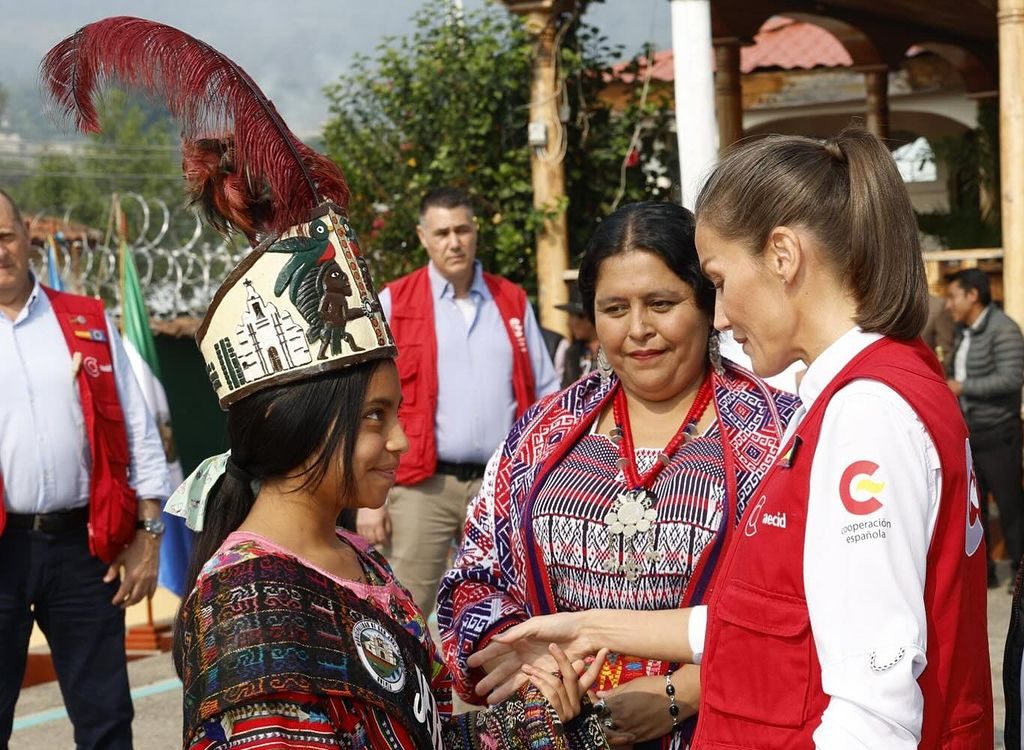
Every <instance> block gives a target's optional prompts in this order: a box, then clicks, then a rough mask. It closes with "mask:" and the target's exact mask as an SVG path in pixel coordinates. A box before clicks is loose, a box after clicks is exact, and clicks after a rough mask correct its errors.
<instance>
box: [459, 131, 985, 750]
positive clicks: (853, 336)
mask: <svg viewBox="0 0 1024 750" xmlns="http://www.w3.org/2000/svg"><path fill="white" fill-rule="evenodd" d="M696 215H697V234H696V241H697V249H698V252H699V255H700V259H701V266H702V268H703V271H704V273H705V275H707V277H708V278H709V279H710V280H711V282H712V283H713V284H714V285H715V289H716V290H717V298H716V307H715V327H716V328H718V329H719V330H726V329H731V330H732V332H733V334H734V336H735V338H736V340H737V341H738V342H740V343H741V344H742V345H743V349H744V351H745V352H746V353H747V354H748V355H749V356H750V357H751V359H752V361H753V366H754V370H755V372H756V373H757V374H758V375H761V376H770V375H774V374H776V373H778V372H780V371H782V370H783V369H784V368H785V367H786V366H788V365H789V364H790V363H792V362H794V361H796V360H803V361H804V362H806V363H807V364H808V365H809V367H808V369H807V372H806V374H805V375H804V376H803V379H802V380H801V382H800V387H799V395H800V398H801V401H802V406H801V408H800V409H799V410H798V411H797V414H796V416H795V417H794V419H793V421H792V422H791V423H790V425H789V428H788V430H787V433H786V436H785V437H784V438H783V441H782V447H781V448H780V450H779V453H778V456H777V459H776V461H775V465H774V466H773V468H772V469H771V470H770V471H769V473H768V474H767V476H766V477H765V479H764V481H763V482H762V484H761V486H760V488H759V489H758V490H757V491H756V492H755V493H754V495H753V498H754V499H752V500H751V502H750V504H749V505H748V506H747V509H746V511H745V514H744V517H743V519H742V520H741V521H740V528H742V529H743V533H742V534H739V535H737V537H736V538H735V540H734V542H733V544H732V545H731V546H730V548H729V550H728V551H727V552H726V554H725V557H724V559H723V561H722V562H721V564H720V565H721V568H720V571H719V574H718V581H719V583H718V584H717V586H716V589H715V591H714V592H713V593H712V595H711V597H710V600H709V602H708V605H707V606H706V607H693V608H690V609H680V610H670V611H662V612H654V613H639V612H638V613H634V615H633V616H632V617H631V618H630V620H629V622H628V623H625V624H624V623H621V622H617V621H616V620H615V618H613V617H609V616H608V614H607V612H605V611H591V612H584V613H572V614H559V615H552V616H549V617H544V618H534V619H533V620H530V621H528V622H526V623H523V624H522V625H519V626H516V627H515V628H512V629H511V630H509V631H507V632H506V633H504V634H502V635H499V636H497V637H496V638H495V639H494V642H492V644H490V645H489V646H488V647H487V648H485V649H483V650H482V651H480V652H478V653H477V654H476V655H474V656H473V657H472V658H471V659H470V663H471V664H474V663H477V661H478V660H479V662H484V661H486V660H488V659H492V658H494V657H495V656H496V655H498V654H500V653H501V652H502V651H503V650H505V649H510V648H515V647H517V646H518V642H519V641H522V640H524V639H536V640H541V641H543V642H545V643H547V642H549V641H558V642H560V643H561V645H562V646H563V648H565V649H566V650H567V652H568V653H570V654H573V655H579V654H583V653H587V652H588V651H592V650H593V649H594V648H596V647H597V646H602V647H608V648H610V649H611V650H613V651H615V650H618V649H620V648H623V647H628V648H629V649H630V652H631V653H636V654H640V655H642V656H648V657H651V658H660V659H668V660H682V661H687V662H690V661H693V662H698V663H701V665H702V666H701V697H700V711H699V714H698V716H699V718H698V725H697V731H696V734H695V736H694V739H693V742H692V745H691V747H694V748H716V749H725V748H758V750H776V749H777V750H783V749H784V748H785V749H786V750H789V749H790V748H807V749H810V748H822V749H824V748H829V749H831V748H886V750H894V749H900V748H907V749H908V750H909V749H910V748H924V749H926V750H938V749H940V748H943V749H945V748H950V749H956V750H989V749H990V748H991V747H992V745H993V716H992V686H991V674H990V667H989V655H988V633H987V624H986V601H987V598H986V565H985V551H984V549H983V548H982V544H983V535H982V527H981V520H980V516H979V505H978V495H977V487H976V483H975V481H974V474H973V470H972V462H971V454H970V447H969V445H968V443H967V429H966V427H965V426H964V423H963V420H962V418H961V416H960V409H959V407H958V405H957V402H956V399H955V398H954V397H953V395H952V393H951V392H950V391H949V389H948V387H946V384H945V381H944V378H943V374H942V369H941V367H940V366H939V364H938V362H937V361H936V359H935V356H934V354H932V352H931V351H930V350H929V349H928V348H927V346H925V344H924V343H923V342H922V341H921V340H920V339H919V333H920V331H921V329H922V327H923V325H924V322H925V317H926V311H927V290H926V284H925V276H924V268H923V262H922V259H921V254H920V248H919V246H918V238H917V227H916V223H915V218H914V213H913V210H912V209H911V205H910V199H909V197H908V195H907V192H906V189H905V187H904V185H903V183H902V180H901V178H900V175H899V172H898V170H897V169H896V165H895V163H894V162H893V160H892V157H891V156H890V154H889V152H888V150H887V149H886V148H885V146H884V145H882V143H881V142H879V141H878V140H877V139H876V138H875V137H874V136H872V135H870V134H869V133H867V132H866V131H864V130H861V129H858V128H848V129H847V130H844V131H843V132H842V133H840V134H839V135H838V136H836V137H835V138H830V139H828V140H826V141H824V142H821V141H816V140H812V139H809V138H800V137H793V136H785V137H783V136H776V137H768V138H764V139H762V140H758V141H753V142H750V143H748V144H745V145H743V146H741V147H739V148H737V149H735V150H733V151H732V152H731V153H730V154H729V155H727V156H726V157H725V158H724V159H723V160H722V162H721V163H720V164H719V165H718V167H717V168H716V169H715V170H714V172H713V173H712V174H711V176H710V178H709V179H708V181H707V183H706V184H705V186H704V188H703V190H702V192H701V194H700V196H699V198H698V201H697V210H696Z"/></svg>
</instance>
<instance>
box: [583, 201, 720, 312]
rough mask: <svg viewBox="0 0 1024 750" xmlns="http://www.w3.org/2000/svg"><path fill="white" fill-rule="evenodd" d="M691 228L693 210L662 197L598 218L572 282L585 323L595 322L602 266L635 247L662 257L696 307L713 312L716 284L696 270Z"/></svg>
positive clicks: (698, 267) (692, 227) (694, 246)
mask: <svg viewBox="0 0 1024 750" xmlns="http://www.w3.org/2000/svg"><path fill="white" fill-rule="evenodd" d="M694 226H695V223H694V219H693V214H692V213H690V212H689V211H688V210H686V209H685V208H683V207H682V206H680V205H678V204H676V203H666V202H662V201H643V202H641V203H628V204H626V205H625V206H622V207H621V208H619V209H618V210H616V211H615V212H613V213H611V214H610V215H608V216H607V217H606V218H604V219H602V220H601V223H600V224H598V225H597V229H595V230H594V234H592V235H591V237H590V242H589V244H588V245H587V251H586V253H585V254H584V255H583V259H582V260H581V261H580V272H579V280H578V281H577V285H578V287H579V290H580V297H582V298H583V311H584V312H585V313H586V314H587V317H589V318H590V322H591V323H593V322H594V295H595V294H596V292H597V277H598V274H599V273H600V271H601V264H602V263H603V262H604V261H605V260H607V259H608V258H611V257H613V256H616V255H619V254H621V253H629V252H633V251H637V250H638V251H642V252H648V253H651V254H652V255H656V256H658V257H659V258H661V260H662V262H663V263H664V264H665V265H666V266H668V267H669V268H670V269H671V270H672V272H673V273H674V274H675V275H676V276H678V277H679V278H680V279H682V280H683V281H685V282H686V283H687V284H688V285H689V286H690V288H692V289H693V293H694V296H695V298H696V302H697V308H698V309H700V310H701V311H703V312H705V313H707V315H708V316H709V317H711V316H713V315H714V314H715V288H714V287H713V286H712V284H711V282H710V281H708V279H707V277H706V276H704V274H703V273H701V270H700V257H699V256H698V255H697V245H696V244H695V243H694Z"/></svg>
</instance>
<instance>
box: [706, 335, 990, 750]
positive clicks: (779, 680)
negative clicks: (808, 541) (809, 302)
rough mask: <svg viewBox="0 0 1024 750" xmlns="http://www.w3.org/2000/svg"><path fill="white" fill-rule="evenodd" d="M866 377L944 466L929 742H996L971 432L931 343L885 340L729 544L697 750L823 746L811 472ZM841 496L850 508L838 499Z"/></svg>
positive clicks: (933, 561)
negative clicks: (849, 395)
mask: <svg viewBox="0 0 1024 750" xmlns="http://www.w3.org/2000/svg"><path fill="white" fill-rule="evenodd" d="M858 378H869V379H872V380H878V381H880V382H882V383H885V384H886V385H888V386H889V387H891V388H893V389H894V390H895V391H896V392H897V393H899V394H900V395H901V396H902V397H903V398H904V399H906V401H907V402H908V403H909V404H910V406H911V407H912V408H913V409H914V411H915V412H916V413H917V415H918V416H919V417H920V418H921V420H922V421H923V422H924V424H925V426H926V427H927V429H928V431H929V433H930V435H931V437H932V440H933V441H934V442H935V447H936V448H937V450H938V454H939V459H940V461H941V466H942V496H941V499H940V507H939V515H938V519H937V521H936V525H935V533H934V536H933V538H932V543H931V546H930V548H929V550H928V559H927V571H926V579H925V590H924V605H925V611H926V612H927V620H928V649H927V659H928V664H927V667H926V668H925V670H924V672H923V673H922V675H921V677H920V679H919V680H918V683H919V685H920V687H921V691H922V693H923V695H924V718H923V725H922V737H921V744H920V746H919V747H921V748H924V749H925V750H932V749H933V748H935V749H939V748H941V749H942V750H990V749H991V747H992V743H993V736H992V734H993V732H992V721H993V719H992V681H991V673H990V667H989V655H988V632H987V623H986V606H987V594H986V588H985V583H986V580H985V578H986V576H985V549H984V547H983V546H982V537H981V534H982V528H981V520H980V518H979V509H978V506H977V504H976V502H972V500H971V498H975V497H976V491H975V489H974V487H973V484H974V472H973V469H972V467H971V466H969V465H968V462H969V460H970V459H969V454H968V452H967V429H966V427H965V425H964V422H963V419H962V418H961V416H960V410H959V408H958V407H957V404H956V399H955V398H954V397H953V394H952V393H951V392H950V390H949V388H948V387H947V386H946V383H945V381H944V380H943V377H942V374H941V372H940V370H939V368H938V363H937V362H936V361H935V357H934V355H932V353H931V352H930V351H929V350H928V349H927V347H925V345H924V344H923V343H922V342H921V341H920V340H918V341H914V342H913V343H903V342H898V341H895V340H893V339H882V340H881V341H879V342H877V343H875V344H873V345H871V346H869V347H868V348H867V349H865V350H864V351H863V352H861V353H860V354H859V355H858V356H857V357H855V358H854V359H853V360H852V361H851V362H850V363H849V364H848V365H847V366H846V367H845V368H844V369H843V370H842V372H840V373H839V375H837V376H836V378H835V379H834V380H833V381H832V383H830V384H829V386H828V387H827V388H826V389H825V391H824V392H823V393H822V394H821V396H820V397H819V398H818V400H817V401H815V403H814V406H813V407H812V408H811V409H810V411H809V412H808V414H807V416H806V417H805V418H804V421H803V422H802V423H801V425H800V427H799V428H798V429H797V431H796V437H795V438H794V443H791V444H790V446H792V445H793V444H796V447H797V449H796V450H795V451H793V452H792V454H791V456H790V458H789V460H788V461H787V460H786V459H785V458H784V459H782V460H780V461H779V462H778V463H777V464H776V465H775V466H774V467H773V468H772V470H771V471H770V472H769V474H768V475H767V477H766V478H765V480H764V482H763V483H762V485H761V489H760V490H759V492H758V494H757V497H758V500H757V501H756V502H751V503H750V505H749V506H748V508H747V510H746V512H745V514H744V518H743V520H742V521H741V524H740V526H739V528H740V529H742V530H743V533H740V534H737V535H736V538H735V539H734V540H733V543H732V546H731V547H730V549H729V552H728V553H727V555H726V557H725V560H724V561H723V564H722V566H723V567H722V569H721V570H720V571H719V574H718V581H719V582H720V583H719V587H718V589H717V591H715V593H714V594H713V596H712V598H711V601H710V603H709V610H708V611H709V615H710V617H709V618H708V630H707V638H706V642H705V651H704V661H703V666H702V669H701V681H702V685H701V703H700V713H699V717H700V718H699V721H698V726H697V733H696V735H695V737H694V742H693V747H694V748H700V750H711V749H712V748H716V749H722V750H724V748H757V750H783V749H785V750H793V749H794V748H807V749H808V750H811V749H812V748H813V747H814V743H813V742H812V739H811V735H812V733H813V732H814V730H815V729H816V728H817V727H818V725H819V724H820V723H821V715H822V713H823V712H824V710H825V708H826V707H827V706H828V702H829V697H828V696H827V695H826V694H825V692H824V691H823V689H822V685H821V666H820V664H819V663H818V657H817V651H816V649H815V645H814V639H813V636H812V634H811V627H810V620H809V617H808V612H807V601H806V597H805V594H804V581H803V561H804V534H805V526H806V518H807V503H808V496H809V483H810V473H811V464H812V462H813V459H814V453H815V449H816V447H817V442H818V436H819V434H820V432H821V423H822V418H823V416H824V413H825V409H826V407H827V406H828V402H829V400H830V399H831V398H832V396H833V395H834V394H835V393H836V391H838V390H839V389H840V388H842V387H843V386H844V385H846V384H847V383H849V382H850V381H852V380H855V379H858ZM797 440H799V442H796V441H797ZM782 455H783V456H785V451H784V452H783V454H782ZM855 458H856V457H855V456H851V459H855ZM787 464H788V465H787ZM860 468H861V469H862V470H863V472H865V473H870V472H871V471H873V470H874V469H872V468H871V466H867V465H865V466H864V467H860ZM875 468H877V467H875ZM969 488H970V489H969ZM837 489H838V488H837ZM835 501H836V502H840V495H839V492H838V491H837V493H836V498H835ZM866 502H870V501H866ZM881 507H884V506H879V507H876V508H875V509H873V510H872V509H871V508H870V506H866V507H865V508H864V510H865V511H866V512H865V513H864V514H863V515H852V514H851V516H850V518H851V522H854V521H870V520H871V518H872V514H873V513H876V512H877V510H879V509H880V508H881ZM783 518H784V519H785V520H784V521H781V519H783ZM780 522H781V524H782V527H781V528H780ZM837 543H842V542H841V540H840V539H838V538H837Z"/></svg>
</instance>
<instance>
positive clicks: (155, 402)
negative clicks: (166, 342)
mask: <svg viewBox="0 0 1024 750" xmlns="http://www.w3.org/2000/svg"><path fill="white" fill-rule="evenodd" d="M121 329H122V334H123V336H122V338H123V339H124V349H125V353H126V354H127V355H128V362H129V363H130V364H131V367H132V372H133V373H135V379H136V380H137V381H138V383H139V388H140V389H141V390H142V396H143V398H144V399H145V400H146V406H147V407H149V413H150V414H152V415H153V419H154V420H155V421H156V426H157V428H158V429H159V431H160V439H161V440H162V441H163V444H164V455H165V456H166V457H167V473H168V480H169V482H168V483H169V485H170V489H172V490H173V489H175V488H176V487H177V486H178V485H180V484H181V483H182V482H183V481H184V475H183V473H182V470H181V462H180V461H179V460H178V456H177V453H176V451H175V449H174V433H173V432H172V430H171V411H170V408H169V407H168V405H167V393H166V392H165V391H164V387H163V384H161V382H160V362H159V361H158V360H157V356H156V341H155V340H154V339H153V331H152V330H150V327H149V312H148V311H147V309H146V301H145V298H144V297H143V295H142V285H141V284H140V283H139V272H138V269H137V268H136V267H135V258H134V256H133V255H132V251H131V248H129V247H128V243H127V242H125V241H123V240H122V242H121ZM163 519H164V523H165V524H166V526H167V531H166V532H165V534H164V540H163V544H161V545H160V584H161V585H162V586H164V587H165V588H168V589H170V590H171V591H173V592H174V593H176V594H178V596H181V595H182V594H183V592H182V589H183V587H184V577H185V567H186V566H187V561H188V557H189V551H190V548H191V536H190V535H189V534H188V533H187V532H186V530H185V527H184V525H183V524H181V523H180V519H177V518H173V517H171V516H168V515H167V514H164V515H163ZM179 526H180V528H179Z"/></svg>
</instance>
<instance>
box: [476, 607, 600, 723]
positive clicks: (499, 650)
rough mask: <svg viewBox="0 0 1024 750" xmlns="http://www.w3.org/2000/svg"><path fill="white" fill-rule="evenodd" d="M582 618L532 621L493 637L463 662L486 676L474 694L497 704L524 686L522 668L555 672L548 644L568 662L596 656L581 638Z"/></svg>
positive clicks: (553, 617)
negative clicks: (559, 650) (555, 648)
mask: <svg viewBox="0 0 1024 750" xmlns="http://www.w3.org/2000/svg"><path fill="white" fill-rule="evenodd" d="M585 615H586V613H585V612H559V613H558V614H554V615H544V616H540V617H532V618H530V619H529V620H527V621H526V622H523V623H520V624H519V625H516V626H514V627H512V628H509V629H508V630H506V631H505V632H503V633H499V634H498V635H496V636H494V638H492V639H491V642H490V643H488V644H487V645H486V646H485V647H484V648H482V649H480V650H479V651H477V652H476V653H475V654H472V655H471V656H470V657H469V658H468V659H467V662H466V663H467V664H468V665H469V666H470V667H471V668H474V669H475V668H483V669H484V671H486V672H487V676H486V677H484V678H483V679H482V680H480V682H479V683H478V684H477V686H476V694H477V695H479V696H481V697H484V696H486V697H487V702H488V703H489V704H491V705H493V704H495V703H500V702H501V701H503V700H505V699H506V698H508V697H509V696H510V695H512V694H513V693H515V692H516V690H518V689H519V688H520V687H521V686H522V685H523V683H525V682H526V680H527V673H526V672H524V671H523V668H524V667H525V666H531V667H534V668H536V669H538V670H541V671H544V672H552V671H554V670H556V669H558V667H557V666H556V664H555V660H554V658H553V656H552V653H551V650H550V649H549V646H550V645H551V644H555V645H557V646H558V647H559V648H560V649H561V650H562V651H564V652H565V654H566V655H567V657H568V658H569V659H570V660H580V659H583V658H584V657H586V656H589V655H591V654H594V653H596V652H597V651H598V649H597V648H596V647H595V646H594V644H592V643H590V641H589V639H588V638H587V637H586V634H585V628H584V616H585ZM595 663H597V661H595ZM592 668H593V664H592V665H591V669H592ZM589 671H590V670H588V672H589ZM595 677H596V673H595ZM588 687H589V686H588Z"/></svg>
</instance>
